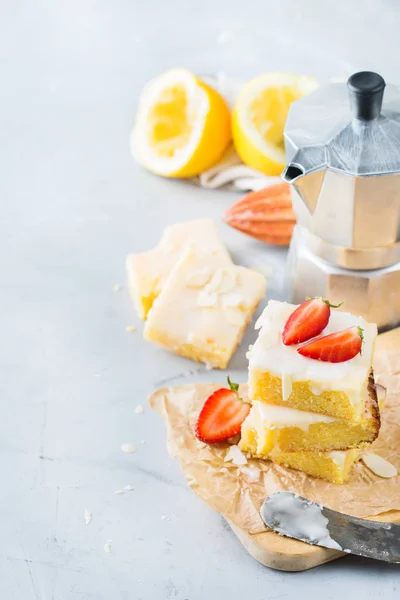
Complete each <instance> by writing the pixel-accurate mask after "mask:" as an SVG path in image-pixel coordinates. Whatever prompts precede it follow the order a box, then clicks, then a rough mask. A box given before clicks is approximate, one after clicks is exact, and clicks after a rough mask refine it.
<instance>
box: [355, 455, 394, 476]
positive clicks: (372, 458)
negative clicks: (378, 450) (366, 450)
mask: <svg viewBox="0 0 400 600" xmlns="http://www.w3.org/2000/svg"><path fill="white" fill-rule="evenodd" d="M361 460H362V461H363V463H364V464H365V465H366V466H367V467H368V469H370V470H371V471H372V472H373V473H375V475H378V477H383V478H384V479H389V478H390V477H396V475H397V469H396V467H395V466H394V465H392V463H390V462H389V461H388V460H386V459H385V458H382V456H378V455H377V454H364V455H363V456H362V457H361Z"/></svg>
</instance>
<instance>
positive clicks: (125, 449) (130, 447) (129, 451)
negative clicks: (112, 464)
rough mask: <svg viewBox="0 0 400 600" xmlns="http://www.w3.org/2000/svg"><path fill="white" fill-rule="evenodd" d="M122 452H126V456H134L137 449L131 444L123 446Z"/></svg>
mask: <svg viewBox="0 0 400 600" xmlns="http://www.w3.org/2000/svg"><path fill="white" fill-rule="evenodd" d="M121 450H122V452H126V454H134V453H135V452H136V448H135V446H134V445H133V444H131V443H129V442H128V443H126V444H121Z"/></svg>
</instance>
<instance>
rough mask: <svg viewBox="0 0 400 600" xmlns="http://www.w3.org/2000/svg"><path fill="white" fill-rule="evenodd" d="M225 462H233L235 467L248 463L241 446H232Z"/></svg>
mask: <svg viewBox="0 0 400 600" xmlns="http://www.w3.org/2000/svg"><path fill="white" fill-rule="evenodd" d="M224 461H225V462H229V461H232V462H233V464H234V465H237V466H242V465H245V464H246V463H247V458H246V457H245V455H244V454H243V452H242V451H241V449H240V448H239V446H231V447H230V448H229V450H228V452H227V453H226V455H225V458H224Z"/></svg>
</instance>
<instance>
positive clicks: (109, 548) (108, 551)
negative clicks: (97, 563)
mask: <svg viewBox="0 0 400 600" xmlns="http://www.w3.org/2000/svg"><path fill="white" fill-rule="evenodd" d="M104 552H107V554H110V552H111V546H110V542H106V543H105V544H104Z"/></svg>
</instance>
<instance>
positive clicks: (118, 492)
mask: <svg viewBox="0 0 400 600" xmlns="http://www.w3.org/2000/svg"><path fill="white" fill-rule="evenodd" d="M123 493H124V490H115V492H114V494H117V495H121V494H123Z"/></svg>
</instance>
